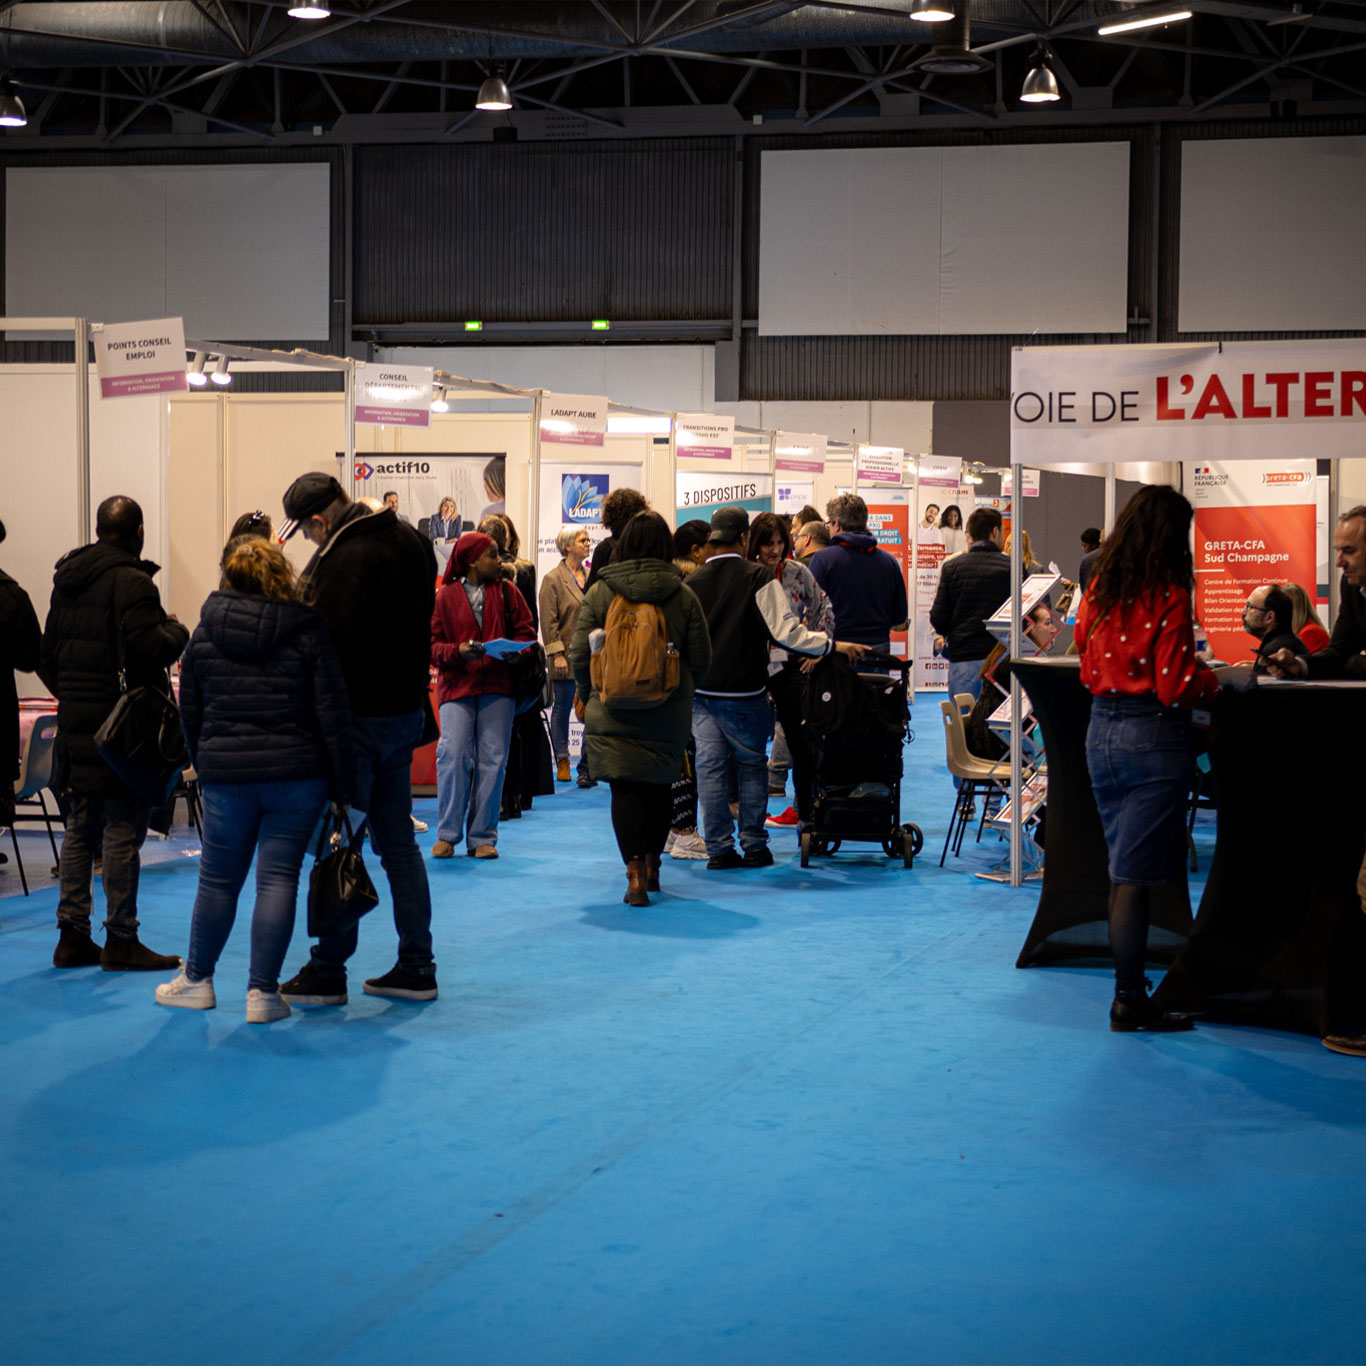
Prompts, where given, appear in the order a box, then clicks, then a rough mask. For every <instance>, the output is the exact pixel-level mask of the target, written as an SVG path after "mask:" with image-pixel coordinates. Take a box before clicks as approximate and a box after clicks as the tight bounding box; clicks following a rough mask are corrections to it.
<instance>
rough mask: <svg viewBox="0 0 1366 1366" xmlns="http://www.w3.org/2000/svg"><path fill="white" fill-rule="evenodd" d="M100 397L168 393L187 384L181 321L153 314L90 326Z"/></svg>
mask: <svg viewBox="0 0 1366 1366" xmlns="http://www.w3.org/2000/svg"><path fill="white" fill-rule="evenodd" d="M92 340H93V341H94V343H95V374H96V375H97V376H98V377H99V381H100V397H101V398H128V397H130V396H132V395H135V394H169V393H174V392H176V391H177V390H181V389H186V388H188V387H189V384H188V381H187V380H186V377H185V323H184V321H183V320H182V319H180V318H154V319H153V320H152V321H151V322H142V323H105V324H104V326H103V327H100V328H95V329H92Z"/></svg>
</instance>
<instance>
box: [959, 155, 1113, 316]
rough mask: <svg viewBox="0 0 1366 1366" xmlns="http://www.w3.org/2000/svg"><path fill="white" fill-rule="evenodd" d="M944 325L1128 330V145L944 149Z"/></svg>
mask: <svg viewBox="0 0 1366 1366" xmlns="http://www.w3.org/2000/svg"><path fill="white" fill-rule="evenodd" d="M943 201H944V217H943V240H942V248H941V254H940V289H941V316H942V326H941V329H940V330H941V331H943V332H945V333H962V334H967V335H979V334H984V333H1001V332H1026V333H1032V332H1042V333H1057V332H1063V333H1070V332H1123V331H1124V330H1125V318H1126V316H1127V309H1128V259H1129V257H1128V242H1129V145H1128V143H1125V142H1071V143H1057V144H1048V145H1036V146H1012V147H952V148H948V149H946V150H945V153H944V195H943Z"/></svg>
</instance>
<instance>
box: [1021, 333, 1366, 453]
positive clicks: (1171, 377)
mask: <svg viewBox="0 0 1366 1366" xmlns="http://www.w3.org/2000/svg"><path fill="white" fill-rule="evenodd" d="M1010 377H1011V378H1010V388H1011V394H1010V452H1011V456H1010V458H1011V461H1012V463H1018V464H1031V465H1057V464H1068V463H1072V462H1088V463H1097V464H1116V463H1119V462H1129V461H1135V462H1137V461H1163V460H1180V461H1185V462H1187V463H1190V464H1204V463H1206V462H1211V461H1221V462H1222V461H1229V460H1276V459H1278V458H1279V456H1280V455H1281V454H1282V453H1283V452H1284V451H1287V450H1294V451H1302V452H1312V454H1313V455H1314V456H1315V457H1316V458H1317V459H1320V460H1332V459H1346V458H1349V457H1353V456H1359V455H1360V454H1361V451H1362V450H1363V449H1366V340H1364V339H1329V340H1314V341H1275V342H1222V343H1219V342H1211V343H1203V342H1202V343H1198V344H1194V345H1175V344H1173V345H1156V346H1038V347H1020V348H1017V349H1016V350H1015V351H1014V352H1012V354H1011V365H1010Z"/></svg>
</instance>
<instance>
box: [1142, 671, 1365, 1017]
mask: <svg viewBox="0 0 1366 1366" xmlns="http://www.w3.org/2000/svg"><path fill="white" fill-rule="evenodd" d="M1363 736H1366V685H1362V684H1349V683H1338V684H1330V683H1278V684H1273V685H1270V686H1261V687H1258V688H1257V689H1256V690H1255V691H1253V692H1247V693H1234V694H1226V695H1224V696H1223V697H1221V698H1220V701H1219V705H1218V706H1217V708H1216V709H1215V713H1214V729H1213V734H1212V737H1211V742H1210V760H1211V763H1212V766H1213V770H1214V777H1215V785H1216V789H1217V791H1218V794H1219V833H1218V838H1217V840H1216V842H1215V847H1214V861H1213V862H1212V863H1211V865H1210V872H1209V880H1208V881H1207V882H1206V884H1205V894H1204V896H1203V897H1202V898H1201V901H1200V913H1199V915H1198V916H1197V917H1196V920H1195V925H1194V928H1193V929H1192V930H1191V933H1190V936H1189V938H1188V940H1187V942H1186V944H1185V946H1184V947H1183V948H1182V949H1181V951H1180V953H1178V954H1177V956H1176V961H1175V962H1174V963H1173V964H1172V967H1171V970H1170V971H1169V972H1168V973H1167V976H1166V977H1165V979H1164V980H1163V982H1162V984H1161V986H1160V987H1159V988H1158V989H1157V991H1156V992H1155V993H1154V999H1155V1000H1156V1001H1157V1003H1158V1004H1159V1005H1160V1006H1162V1007H1163V1008H1164V1009H1167V1010H1190V1011H1203V1012H1204V1013H1205V1014H1207V1015H1208V1016H1209V1017H1210V1018H1211V1019H1216V1020H1222V1021H1227V1022H1229V1023H1235V1024H1249V1025H1260V1026H1263V1027H1265V1028H1270V1029H1287V1030H1294V1031H1296V1032H1299V1033H1304V1034H1314V1035H1323V1034H1340V1033H1356V1032H1358V1031H1359V1030H1361V1029H1362V1028H1366V915H1363V914H1362V911H1361V901H1360V898H1359V897H1358V895H1357V890H1356V882H1357V873H1358V871H1359V869H1360V867H1361V856H1362V850H1363V847H1366V782H1363V780H1362V764H1361V754H1362V737H1363Z"/></svg>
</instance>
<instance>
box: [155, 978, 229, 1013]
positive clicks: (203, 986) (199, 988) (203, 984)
mask: <svg viewBox="0 0 1366 1366" xmlns="http://www.w3.org/2000/svg"><path fill="white" fill-rule="evenodd" d="M217 1004H218V997H217V996H216V995H215V994H214V989H213V978H212V977H205V978H204V979H203V981H200V982H192V981H190V979H189V978H188V977H186V976H185V970H184V969H183V968H182V969H181V970H180V971H179V972H178V973H176V975H175V976H174V977H172V978H171V980H170V981H169V982H163V983H162V984H161V985H160V986H159V987H158V988H157V1005H159V1006H180V1008H181V1009H182V1010H212V1009H213V1008H214V1006H216V1005H217Z"/></svg>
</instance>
